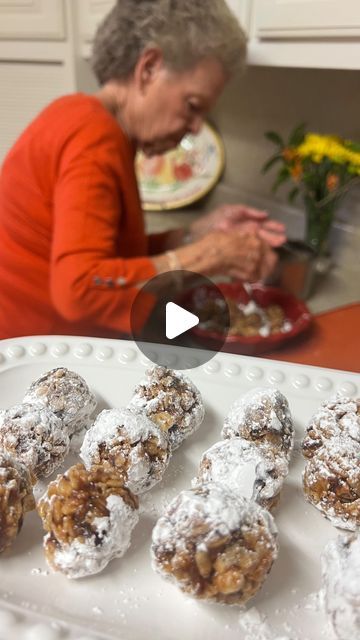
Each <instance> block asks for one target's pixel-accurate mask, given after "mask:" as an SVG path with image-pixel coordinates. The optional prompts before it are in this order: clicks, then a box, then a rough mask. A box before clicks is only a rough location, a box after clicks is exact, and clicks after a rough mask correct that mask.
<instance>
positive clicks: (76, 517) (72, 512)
mask: <svg viewBox="0 0 360 640" xmlns="http://www.w3.org/2000/svg"><path fill="white" fill-rule="evenodd" d="M137 509H138V500H137V498H136V497H135V496H134V495H133V494H132V493H131V491H129V490H128V489H127V488H126V487H124V485H123V480H122V478H121V476H120V475H119V474H118V473H117V472H116V470H115V469H114V468H113V467H110V466H109V465H108V466H100V465H99V466H94V467H92V468H91V469H89V470H88V471H87V470H86V469H85V467H84V466H83V465H82V464H77V465H74V466H73V467H70V469H69V470H68V471H67V472H66V473H65V474H63V475H59V476H57V478H56V480H54V482H51V483H50V484H49V487H48V489H47V492H46V494H45V495H44V496H43V498H41V500H40V501H39V504H38V511H39V514H40V516H41V518H42V521H43V526H44V529H45V530H46V531H47V532H48V533H47V534H46V536H45V538H44V549H45V555H46V559H47V562H48V564H49V565H50V567H52V568H53V569H54V570H55V571H60V572H62V573H64V574H65V575H66V576H67V577H68V578H82V577H85V576H89V575H92V574H94V573H98V572H99V571H102V570H103V569H104V568H105V567H106V565H107V564H108V563H109V562H110V560H112V559H113V558H120V557H121V556H122V555H123V554H124V553H125V551H126V550H127V549H128V547H129V544H130V538H131V532H132V530H133V528H134V526H135V525H136V523H137V522H138V513H137Z"/></svg>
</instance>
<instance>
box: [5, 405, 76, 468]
mask: <svg viewBox="0 0 360 640" xmlns="http://www.w3.org/2000/svg"><path fill="white" fill-rule="evenodd" d="M0 446H1V447H2V448H3V449H5V450H6V451H9V452H10V453H12V454H13V455H14V456H15V457H17V458H18V459H19V460H21V461H22V462H23V463H24V464H25V466H26V467H27V469H29V471H31V472H33V473H34V474H35V476H36V477H37V478H40V477H42V476H45V477H46V476H49V475H50V474H51V473H52V472H53V471H54V470H55V469H57V468H58V467H59V466H60V465H61V464H62V463H63V461H64V458H65V456H66V455H67V453H68V451H69V436H68V433H67V431H66V430H65V429H64V426H63V423H62V421H61V420H60V419H59V418H57V417H56V415H55V414H54V413H53V412H52V411H50V409H48V408H47V407H44V406H41V405H39V404H25V403H24V404H17V405H14V406H13V407H10V409H7V410H6V411H5V413H4V415H3V416H2V418H1V421H0Z"/></svg>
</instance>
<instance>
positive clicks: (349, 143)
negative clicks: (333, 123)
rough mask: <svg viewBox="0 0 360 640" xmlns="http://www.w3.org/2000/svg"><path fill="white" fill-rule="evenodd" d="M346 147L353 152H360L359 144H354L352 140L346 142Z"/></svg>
mask: <svg viewBox="0 0 360 640" xmlns="http://www.w3.org/2000/svg"><path fill="white" fill-rule="evenodd" d="M344 147H346V148H347V149H350V150H351V151H356V152H357V153H359V151H360V144H359V143H358V142H352V140H345V141H344Z"/></svg>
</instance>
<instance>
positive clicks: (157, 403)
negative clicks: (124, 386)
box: [129, 366, 205, 449]
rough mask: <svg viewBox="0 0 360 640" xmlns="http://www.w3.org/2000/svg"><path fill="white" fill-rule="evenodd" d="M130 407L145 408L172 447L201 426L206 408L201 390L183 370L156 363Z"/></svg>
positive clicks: (138, 387) (140, 386)
mask: <svg viewBox="0 0 360 640" xmlns="http://www.w3.org/2000/svg"><path fill="white" fill-rule="evenodd" d="M129 408H134V409H140V410H143V411H145V413H146V415H147V416H148V418H150V420H152V421H153V422H154V423H155V424H156V425H157V426H158V427H159V428H160V429H161V430H162V431H166V432H168V435H169V440H170V444H171V447H172V449H176V448H177V447H178V446H179V445H180V444H181V443H182V441H183V440H184V439H185V438H187V437H188V436H189V435H191V434H192V433H194V431H196V429H198V427H199V426H200V425H201V423H202V421H203V419H204V415H205V408H204V403H203V401H202V398H201V395H200V392H199V390H198V389H197V388H196V386H195V385H194V384H193V383H192V382H191V380H189V378H187V377H186V376H184V375H183V374H182V373H179V372H178V371H172V370H171V369H167V368H166V367H159V366H155V367H153V368H152V369H150V370H149V371H148V372H147V377H146V379H145V380H143V381H142V382H141V383H140V384H139V385H138V386H137V387H136V389H135V394H134V396H133V398H132V400H131V401H130V404H129Z"/></svg>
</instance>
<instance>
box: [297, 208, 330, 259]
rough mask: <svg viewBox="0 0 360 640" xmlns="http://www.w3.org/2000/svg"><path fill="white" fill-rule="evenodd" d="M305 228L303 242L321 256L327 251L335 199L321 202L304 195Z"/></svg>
mask: <svg viewBox="0 0 360 640" xmlns="http://www.w3.org/2000/svg"><path fill="white" fill-rule="evenodd" d="M304 204H305V215H306V229H305V242H306V243H307V244H308V245H309V246H310V247H311V248H312V249H313V250H314V253H315V254H316V255H317V256H319V257H323V256H325V255H326V254H327V253H328V240H329V233H330V229H331V226H332V223H333V220H334V213H335V208H336V201H335V200H330V201H328V202H325V203H324V204H321V203H319V202H317V201H316V200H314V198H312V197H311V196H305V197H304Z"/></svg>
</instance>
